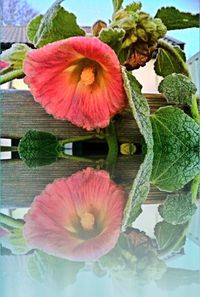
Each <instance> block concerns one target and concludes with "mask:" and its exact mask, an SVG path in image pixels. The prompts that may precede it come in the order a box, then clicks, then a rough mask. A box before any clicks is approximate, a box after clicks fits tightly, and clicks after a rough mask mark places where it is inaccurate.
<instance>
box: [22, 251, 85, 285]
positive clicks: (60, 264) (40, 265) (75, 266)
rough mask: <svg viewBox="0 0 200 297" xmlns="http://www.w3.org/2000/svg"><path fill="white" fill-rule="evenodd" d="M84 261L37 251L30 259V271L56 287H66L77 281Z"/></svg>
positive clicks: (37, 277) (34, 277) (32, 275)
mask: <svg viewBox="0 0 200 297" xmlns="http://www.w3.org/2000/svg"><path fill="white" fill-rule="evenodd" d="M83 266H84V263H82V262H72V261H68V260H66V259H61V258H57V257H54V256H50V255H48V254H46V253H44V252H41V251H36V252H35V253H34V254H33V255H32V256H31V257H29V260H28V271H29V273H30V275H31V277H32V278H33V279H34V280H36V281H38V282H39V283H43V284H44V285H46V286H48V287H49V285H50V286H52V287H54V288H65V287H67V286H69V285H71V284H73V283H74V282H75V281H76V276H77V274H78V272H79V271H80V270H81V268H83Z"/></svg>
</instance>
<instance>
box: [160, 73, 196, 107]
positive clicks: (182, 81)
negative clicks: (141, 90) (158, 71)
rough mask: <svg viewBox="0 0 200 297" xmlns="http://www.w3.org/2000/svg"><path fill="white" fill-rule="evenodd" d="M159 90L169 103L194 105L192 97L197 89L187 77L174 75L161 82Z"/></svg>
mask: <svg viewBox="0 0 200 297" xmlns="http://www.w3.org/2000/svg"><path fill="white" fill-rule="evenodd" d="M158 90H159V92H160V93H163V94H164V96H165V97H166V99H167V102H170V103H171V102H174V103H177V104H188V105H192V95H193V94H195V93H196V91H197V88H196V86H195V85H194V84H193V82H192V81H191V80H190V79H189V78H188V77H186V76H185V75H182V74H176V73H173V74H170V75H168V76H166V77H165V78H164V79H163V80H162V81H161V83H160V84H159V87H158Z"/></svg>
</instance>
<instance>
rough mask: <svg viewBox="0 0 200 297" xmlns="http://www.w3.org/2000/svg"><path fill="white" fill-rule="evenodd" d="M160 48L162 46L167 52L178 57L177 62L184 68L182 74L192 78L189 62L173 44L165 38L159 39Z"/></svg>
mask: <svg viewBox="0 0 200 297" xmlns="http://www.w3.org/2000/svg"><path fill="white" fill-rule="evenodd" d="M158 48H162V49H164V50H166V51H167V52H169V53H170V54H171V55H172V56H173V57H174V58H175V59H176V62H177V63H178V64H179V66H180V68H181V69H182V74H184V75H186V76H187V77H189V78H190V73H189V70H188V67H187V64H186V63H185V61H184V60H183V59H182V57H181V56H180V55H179V53H178V52H177V51H176V50H175V49H174V47H173V46H171V45H169V44H168V43H166V42H165V41H163V40H159V41H158Z"/></svg>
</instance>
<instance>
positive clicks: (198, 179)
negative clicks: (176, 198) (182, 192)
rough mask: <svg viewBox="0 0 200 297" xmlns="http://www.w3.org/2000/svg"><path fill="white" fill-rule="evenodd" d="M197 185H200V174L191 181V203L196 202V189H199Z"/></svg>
mask: <svg viewBox="0 0 200 297" xmlns="http://www.w3.org/2000/svg"><path fill="white" fill-rule="evenodd" d="M199 184H200V173H199V174H198V175H197V176H196V177H195V178H194V179H193V182H192V187H191V191H192V202H193V203H195V202H196V200H197V198H198V197H197V196H198V189H199Z"/></svg>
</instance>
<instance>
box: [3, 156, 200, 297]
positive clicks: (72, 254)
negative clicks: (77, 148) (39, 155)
mask: <svg viewBox="0 0 200 297" xmlns="http://www.w3.org/2000/svg"><path fill="white" fill-rule="evenodd" d="M132 158H135V159H138V160H139V163H141V156H139V155H138V156H137V155H136V156H134V157H132ZM19 162H21V161H19ZM137 162H138V161H137ZM48 168H49V169H50V167H48V166H46V169H47V170H49V169H48ZM35 170H37V169H35ZM30 172H31V171H30ZM32 172H33V174H34V170H33V171H32ZM136 174H137V173H136ZM116 175H117V174H116ZM133 175H134V174H133ZM49 176H53V172H51V170H50V171H49ZM130 180H131V178H130ZM134 180H135V176H133V181H134ZM177 180H179V178H178V176H177ZM130 189H131V185H129V186H128V185H127V184H125V183H122V182H121V180H120V179H119V178H115V177H113V178H110V176H109V174H108V173H107V172H106V171H105V170H102V169H98V168H97V169H93V168H91V167H88V168H87V169H81V170H78V171H77V172H75V173H74V174H72V175H71V176H63V177H59V178H56V179H54V180H53V181H52V182H51V183H50V184H48V185H46V186H44V188H43V191H41V192H39V193H38V194H37V195H36V198H35V199H34V202H33V203H32V204H31V206H30V207H29V208H28V209H27V208H16V209H15V210H10V214H12V216H13V217H16V218H23V217H24V220H25V225H24V224H23V227H22V228H18V229H17V228H14V229H13V228H11V227H10V228H8V227H6V226H7V225H4V223H2V222H1V225H2V227H1V229H0V230H1V233H0V236H1V257H0V262H1V265H0V267H1V268H0V269H1V292H3V296H6V297H7V296H8V297H10V296H13V294H14V295H15V296H30V297H31V296H44V294H45V295H47V296H56V295H57V294H59V296H108V297H111V296H123V297H124V296H125V297H126V296H127V297H129V296H145V297H146V296H152V295H153V294H155V295H156V296H175V297H179V296H189V295H191V296H197V292H198V291H199V289H200V233H199V232H200V231H199V230H200V229H199V222H200V206H199V199H198V198H199V195H198V176H197V177H196V178H194V180H193V181H190V182H189V183H187V184H186V185H185V186H184V187H182V188H181V189H178V190H176V191H175V192H164V191H162V192H161V191H159V190H158V189H157V188H155V186H153V185H151V189H150V192H149V195H148V197H147V199H146V200H145V201H144V202H143V203H142V206H141V209H142V211H140V210H139V211H138V210H137V208H138V205H137V204H135V208H136V212H135V213H136V214H134V216H135V217H134V220H133V221H134V222H133V224H132V226H126V227H125V228H124V227H123V228H122V225H123V222H124V218H123V211H124V208H125V205H126V201H127V198H128V196H129V197H130V193H129V191H130ZM24 190H26V189H23V188H21V194H22V195H23V191H24ZM36 192H37V190H36ZM2 213H7V212H6V211H5V207H4V208H2ZM7 214H8V213H7ZM24 214H25V216H24ZM122 231H123V232H122Z"/></svg>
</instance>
